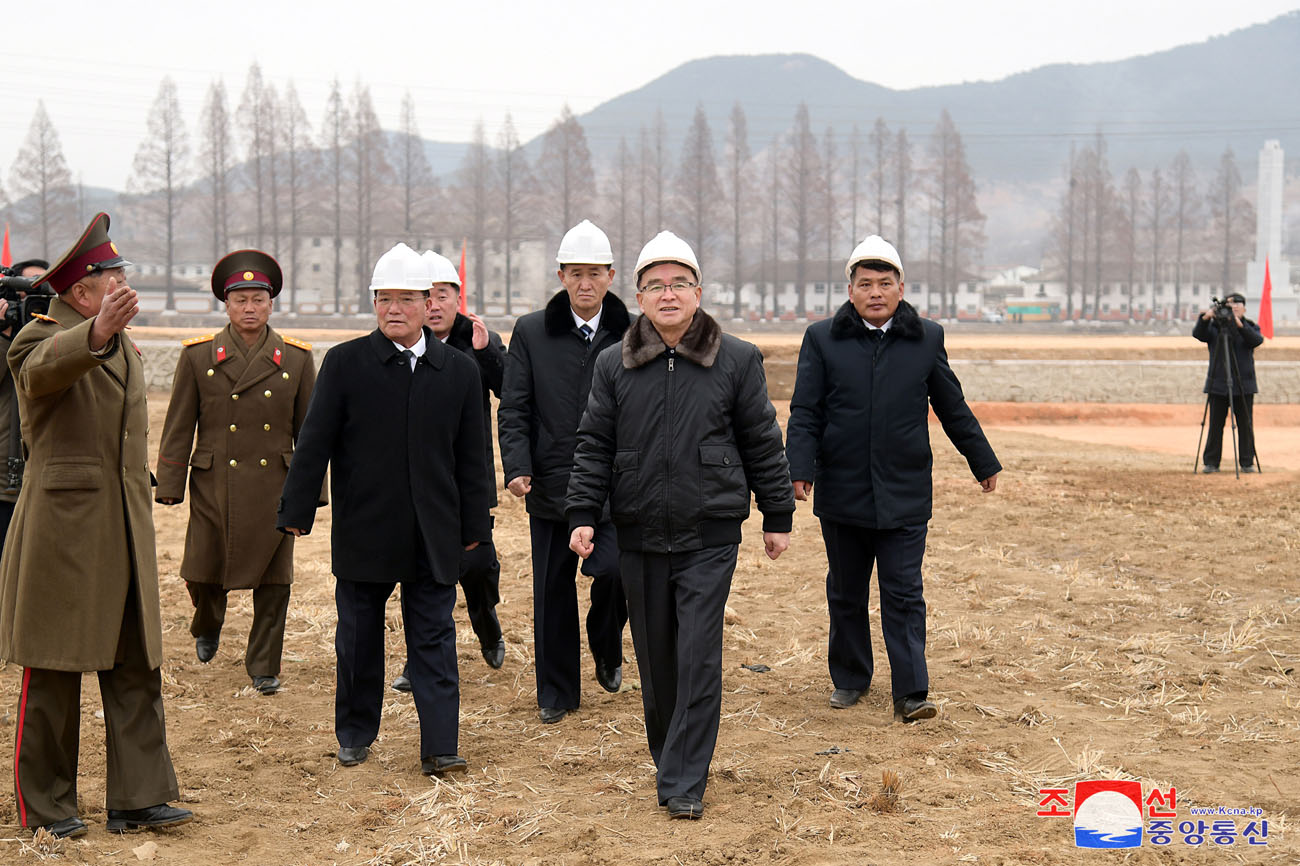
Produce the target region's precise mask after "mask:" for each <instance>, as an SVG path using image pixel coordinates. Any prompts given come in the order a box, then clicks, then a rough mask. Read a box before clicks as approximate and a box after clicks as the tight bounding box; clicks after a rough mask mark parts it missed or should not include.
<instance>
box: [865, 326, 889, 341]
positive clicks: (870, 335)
mask: <svg viewBox="0 0 1300 866" xmlns="http://www.w3.org/2000/svg"><path fill="white" fill-rule="evenodd" d="M867 339H869V340H870V341H871V342H873V343H879V342H880V341H881V340H883V339H885V332H884V331H882V330H880V329H879V328H868V329H867Z"/></svg>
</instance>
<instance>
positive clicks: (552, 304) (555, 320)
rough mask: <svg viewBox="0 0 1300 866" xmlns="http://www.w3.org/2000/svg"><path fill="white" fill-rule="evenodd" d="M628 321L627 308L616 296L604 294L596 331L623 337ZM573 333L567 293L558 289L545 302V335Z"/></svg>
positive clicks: (571, 314) (629, 319)
mask: <svg viewBox="0 0 1300 866" xmlns="http://www.w3.org/2000/svg"><path fill="white" fill-rule="evenodd" d="M630 321H631V317H630V316H628V314H627V306H626V305H625V304H624V303H623V302H622V301H620V300H619V299H618V295H616V294H614V293H613V292H606V293H605V300H604V301H602V302H601V308H600V328H599V329H598V330H601V331H610V332H611V333H613V335H614V337H615V338H618V337H621V336H623V332H624V331H626V330H627V326H628V323H629V322H630ZM574 331H575V328H574V325H573V307H571V306H569V293H568V292H566V291H564V289H560V290H559V291H558V292H556V293H555V296H554V297H553V298H551V299H550V300H549V301H547V302H546V333H548V334H550V335H551V336H552V337H560V336H563V335H564V334H568V333H571V332H574Z"/></svg>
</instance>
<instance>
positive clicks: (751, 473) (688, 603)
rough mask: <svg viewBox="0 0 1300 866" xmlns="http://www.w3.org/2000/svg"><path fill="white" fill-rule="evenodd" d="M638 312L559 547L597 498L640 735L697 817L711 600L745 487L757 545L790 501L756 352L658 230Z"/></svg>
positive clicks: (712, 641)
mask: <svg viewBox="0 0 1300 866" xmlns="http://www.w3.org/2000/svg"><path fill="white" fill-rule="evenodd" d="M636 279H637V295H636V299H637V303H638V304H639V305H640V307H641V312H642V313H643V315H642V316H641V317H639V318H638V319H637V320H636V321H635V322H633V323H632V325H631V327H629V328H628V331H627V334H626V335H624V337H623V342H622V345H621V346H620V347H618V348H611V349H609V350H607V351H605V352H602V353H601V355H600V357H599V358H598V359H597V360H596V370H595V375H594V378H593V381H592V385H591V399H590V400H589V401H588V403H587V411H586V413H585V414H584V416H583V419H582V426H581V427H579V428H578V445H577V449H576V451H575V453H574V458H573V461H574V466H573V474H572V476H571V477H570V479H569V491H568V497H567V505H568V516H569V525H570V528H571V534H570V539H569V543H570V546H571V548H572V549H573V550H574V551H575V552H576V553H577V554H578V555H579V556H582V557H592V556H596V555H599V554H600V553H601V548H602V546H609V545H610V544H611V542H610V541H609V540H607V539H603V538H601V537H600V536H599V534H598V533H597V532H596V523H597V520H598V519H599V515H600V514H601V512H602V510H603V509H604V503H605V501H606V499H607V498H608V501H609V510H610V514H611V515H612V518H613V522H614V525H615V527H616V528H617V533H618V547H619V550H620V551H621V552H622V556H621V557H620V565H621V569H622V573H623V587H624V591H625V592H626V593H627V608H628V614H629V617H630V622H631V625H632V642H633V645H634V646H635V647H636V658H637V669H638V670H639V671H640V673H641V697H642V701H643V703H644V706H645V728H646V739H647V741H648V743H649V746H650V755H651V756H652V757H653V758H654V762H655V766H656V768H657V769H658V774H657V788H658V794H659V804H660V805H661V806H665V807H667V809H668V815H669V817H670V818H687V819H691V818H699V817H700V816H701V815H703V813H704V787H705V783H706V782H707V780H708V775H709V763H710V762H711V761H712V759H713V749H714V746H715V745H716V743H717V738H718V722H719V713H720V711H721V707H722V627H723V610H724V608H725V606H726V602H727V594H728V592H729V591H730V589H731V577H732V574H733V573H734V571H735V569H736V555H737V552H738V549H739V545H740V538H741V533H740V528H741V524H742V523H743V522H744V520H745V518H746V517H748V516H749V500H750V491H751V490H752V491H753V493H754V498H755V500H756V501H757V503H758V509H759V511H761V512H762V514H763V543H764V547H765V549H766V551H767V555H768V556H769V557H771V558H772V559H776V558H777V557H778V556H780V555H781V552H782V551H783V550H785V549H786V547H787V546H788V545H789V543H790V523H791V518H792V516H793V514H794V498H793V496H792V495H791V489H790V474H789V472H788V470H787V467H786V462H785V450H784V448H783V447H782V445H781V428H780V427H779V426H778V425H777V422H776V410H775V409H774V408H773V407H772V403H771V401H770V400H769V399H768V396H767V380H766V378H765V376H764V374H763V356H762V355H761V354H760V353H759V351H758V349H757V348H755V347H754V346H752V345H750V344H749V343H746V342H744V341H742V340H738V339H736V338H735V337H731V336H728V335H725V334H723V333H722V329H721V327H719V326H718V323H717V322H716V321H714V320H713V318H712V317H711V316H709V315H708V314H707V313H705V312H704V311H703V310H701V309H700V308H699V306H700V293H701V290H700V266H699V263H698V262H697V261H696V259H695V253H694V251H693V250H692V249H691V247H690V245H689V244H687V243H686V242H685V241H683V240H681V239H680V238H678V237H677V236H676V235H674V234H672V233H671V232H661V233H660V234H659V235H658V236H656V237H655V238H654V239H653V240H651V241H650V242H649V243H647V244H646V245H645V248H644V249H642V250H641V255H640V256H639V257H638V259H637V265H636Z"/></svg>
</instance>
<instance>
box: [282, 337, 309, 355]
mask: <svg viewBox="0 0 1300 866" xmlns="http://www.w3.org/2000/svg"><path fill="white" fill-rule="evenodd" d="M284 342H285V345H288V346H297V347H298V348H299V349H302V350H303V351H304V352H310V351H311V343H307V342H304V341H303V340H295V339H294V338H293V337H285V338H284Z"/></svg>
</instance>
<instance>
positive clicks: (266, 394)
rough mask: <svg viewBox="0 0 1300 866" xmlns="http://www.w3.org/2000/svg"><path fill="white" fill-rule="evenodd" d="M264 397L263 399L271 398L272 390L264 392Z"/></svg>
mask: <svg viewBox="0 0 1300 866" xmlns="http://www.w3.org/2000/svg"><path fill="white" fill-rule="evenodd" d="M262 396H263V397H270V396H271V392H270V390H266V391H263V392H262Z"/></svg>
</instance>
